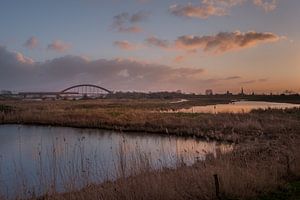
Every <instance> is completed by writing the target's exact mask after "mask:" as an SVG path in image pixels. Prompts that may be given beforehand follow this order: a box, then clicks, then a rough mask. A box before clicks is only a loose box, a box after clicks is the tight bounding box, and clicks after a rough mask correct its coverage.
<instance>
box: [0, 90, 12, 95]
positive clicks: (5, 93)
mask: <svg viewBox="0 0 300 200" xmlns="http://www.w3.org/2000/svg"><path fill="white" fill-rule="evenodd" d="M0 94H2V95H11V94H12V92H11V91H9V90H1V91H0Z"/></svg>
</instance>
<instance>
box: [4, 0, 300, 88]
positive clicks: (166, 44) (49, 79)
mask: <svg viewBox="0 0 300 200" xmlns="http://www.w3.org/2000/svg"><path fill="white" fill-rule="evenodd" d="M299 9H300V1H299V0H189V1H185V0H163V1H162V0H26V1H24V0H1V1H0V27H1V31H0V90H1V89H9V90H13V91H39V90H47V91H51V90H53V91H56V90H60V89H63V88H64V87H67V86H70V85H73V84H78V83H92V84H97V85H100V86H103V87H106V88H108V89H111V90H114V91H118V90H123V91H132V90H137V91H162V90H169V91H174V90H178V89H179V90H182V91H185V92H196V93H203V91H204V90H205V89H208V88H211V89H213V90H214V91H216V92H226V91H227V90H230V91H232V92H237V91H239V90H240V88H241V87H244V88H245V90H246V91H248V92H252V91H255V92H259V93H262V92H267V93H269V92H273V93H276V92H282V91H284V90H293V91H296V92H300V26H299V21H300V12H299Z"/></svg>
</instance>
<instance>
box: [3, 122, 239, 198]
mask: <svg viewBox="0 0 300 200" xmlns="http://www.w3.org/2000/svg"><path fill="white" fill-rule="evenodd" d="M232 148H233V147H232V146H231V145H228V144H219V143H216V142H204V141H200V140H196V139H191V138H190V139H184V138H179V137H167V136H162V135H146V134H142V133H140V134H138V133H128V134H125V133H117V132H112V131H104V130H91V129H75V128H62V127H41V126H22V125H0V197H1V194H2V195H4V196H6V197H10V198H11V197H15V196H14V195H15V194H20V191H22V192H23V193H24V194H23V196H26V195H30V194H32V191H34V193H35V194H43V193H45V192H51V191H53V190H58V191H65V190H70V189H74V188H79V187H82V186H84V185H85V184H88V183H100V182H103V181H105V180H113V179H115V178H117V177H119V176H120V175H122V174H123V175H130V174H131V173H132V169H133V168H134V167H136V166H143V167H148V168H151V169H160V168H162V167H175V166H176V165H177V164H178V163H179V162H184V163H185V164H187V165H190V164H192V163H194V162H195V161H196V160H204V159H205V157H206V156H207V155H208V154H212V155H214V156H216V155H217V154H218V153H217V152H220V153H224V152H228V151H231V150H232ZM133 171H134V170H133ZM28 190H30V191H31V192H28Z"/></svg>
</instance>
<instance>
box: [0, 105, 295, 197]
mask: <svg viewBox="0 0 300 200" xmlns="http://www.w3.org/2000/svg"><path fill="white" fill-rule="evenodd" d="M170 102H171V100H128V99H122V100H113V99H106V100H82V101H41V102H39V101H1V102H0V105H1V106H0V123H1V124H36V125H53V126H70V127H82V128H85V127H88V128H104V129H111V130H119V131H139V132H149V133H160V134H172V135H178V136H187V137H199V138H205V139H212V140H219V141H226V142H235V143H236V144H237V145H236V147H235V149H234V151H233V152H232V153H230V154H225V155H219V156H218V157H217V158H213V157H208V159H207V160H206V161H204V162H199V163H196V164H195V165H193V166H189V167H188V166H179V167H178V168H177V169H162V170H159V171H152V170H150V169H148V168H147V167H145V166H136V167H135V170H136V171H135V172H133V174H135V175H134V176H130V177H122V176H121V177H120V178H119V179H118V180H116V181H113V182H106V183H103V184H101V185H88V186H86V187H85V188H83V189H82V190H79V191H72V192H69V193H65V194H58V193H56V192H55V191H54V192H51V193H49V194H48V195H45V196H43V197H40V198H37V197H33V198H32V199H45V200H46V199H49V200H50V199H51V200H52V199H57V200H64V199H78V200H81V199H82V200H83V199H87V200H89V199H91V200H92V199H204V200H206V199H218V198H217V196H216V192H215V185H214V179H213V175H214V174H217V175H218V177H219V179H220V194H219V196H220V198H219V199H234V200H237V199H257V198H259V199H268V198H269V199H270V198H271V199H276V198H277V197H278V198H277V199H280V198H281V197H282V198H281V199H287V198H290V199H297V198H298V197H299V187H298V186H297V183H298V182H294V180H295V179H297V178H299V177H300V174H299V172H300V151H299V145H300V109H296V108H295V109H289V110H256V111H253V112H251V113H243V114H229V113H224V114H204V113H163V112H159V110H169V109H178V108H183V107H189V106H191V105H207V104H210V102H209V101H208V100H207V101H206V100H205V101H201V100H193V101H190V102H182V103H179V104H172V103H170ZM218 103H227V100H224V101H218ZM137 156H138V155H137ZM145 163H146V162H145ZM120 174H122V173H121V172H120ZM289 182H292V183H291V185H289ZM295 184H296V185H295ZM274 191H278V192H277V193H274ZM285 191H289V196H284V195H285ZM283 193H284V194H283ZM274 195H275V196H274ZM275 197H276V198H275ZM0 199H1V197H0Z"/></svg>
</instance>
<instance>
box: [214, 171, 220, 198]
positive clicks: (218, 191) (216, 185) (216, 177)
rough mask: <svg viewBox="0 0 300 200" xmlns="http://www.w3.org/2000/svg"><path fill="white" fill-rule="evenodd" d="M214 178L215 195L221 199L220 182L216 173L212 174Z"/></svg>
mask: <svg viewBox="0 0 300 200" xmlns="http://www.w3.org/2000/svg"><path fill="white" fill-rule="evenodd" d="M214 180H215V188H216V196H217V198H218V200H221V196H220V183H219V178H218V174H214Z"/></svg>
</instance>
